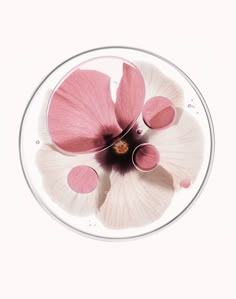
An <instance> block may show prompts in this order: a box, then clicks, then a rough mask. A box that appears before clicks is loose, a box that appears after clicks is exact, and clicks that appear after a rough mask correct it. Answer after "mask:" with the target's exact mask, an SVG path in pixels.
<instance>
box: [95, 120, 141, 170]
mask: <svg viewBox="0 0 236 299" xmlns="http://www.w3.org/2000/svg"><path fill="white" fill-rule="evenodd" d="M122 136H123V137H122V138H121V139H118V140H117V142H115V143H114V144H113V145H112V146H110V147H108V148H106V149H104V150H102V151H101V152H98V153H97V154H96V156H95V158H96V160H97V162H98V163H99V164H100V165H101V167H102V168H103V169H104V170H107V171H111V170H114V171H117V172H119V173H120V174H122V175H124V174H125V173H127V172H129V171H131V170H133V169H135V167H134V165H133V162H132V154H133V151H134V149H135V148H136V147H137V146H138V145H140V144H142V143H146V142H147V138H146V137H144V136H142V135H141V134H140V130H139V129H138V125H137V124H136V125H134V126H133V128H132V129H131V130H130V131H128V132H127V133H126V132H125V131H124V132H123V133H122ZM105 138H106V136H104V139H105ZM109 143H110V142H109ZM109 143H108V144H107V146H109Z"/></svg>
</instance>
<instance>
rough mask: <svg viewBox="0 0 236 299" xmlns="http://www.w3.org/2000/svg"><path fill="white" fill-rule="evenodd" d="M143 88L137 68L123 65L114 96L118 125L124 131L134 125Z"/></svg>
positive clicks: (141, 102) (142, 99)
mask: <svg viewBox="0 0 236 299" xmlns="http://www.w3.org/2000/svg"><path fill="white" fill-rule="evenodd" d="M144 96H145V86H144V81H143V78H142V75H141V74H140V72H139V71H138V69H137V68H135V67H134V66H131V65H129V64H126V63H124V64H123V76H122V78H121V81H120V84H119V87H118V89H117V94H116V104H115V111H116V117H117V120H118V123H119V125H120V126H121V128H122V129H126V128H128V127H130V126H131V125H132V124H134V123H135V121H136V120H137V118H138V116H139V114H140V113H141V111H142V107H143V103H144Z"/></svg>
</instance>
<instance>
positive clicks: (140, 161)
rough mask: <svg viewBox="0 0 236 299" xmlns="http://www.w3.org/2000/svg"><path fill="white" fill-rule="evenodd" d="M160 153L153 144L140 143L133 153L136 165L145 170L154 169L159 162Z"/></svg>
mask: <svg viewBox="0 0 236 299" xmlns="http://www.w3.org/2000/svg"><path fill="white" fill-rule="evenodd" d="M159 160H160V154H159V152H158V150H157V149H156V148H155V146H153V145H151V144H141V145H139V146H138V147H137V148H136V149H135V150H134V153H133V162H134V165H135V166H136V167H137V168H138V169H140V170H143V171H151V170H153V169H154V168H155V167H156V166H157V165H158V163H159Z"/></svg>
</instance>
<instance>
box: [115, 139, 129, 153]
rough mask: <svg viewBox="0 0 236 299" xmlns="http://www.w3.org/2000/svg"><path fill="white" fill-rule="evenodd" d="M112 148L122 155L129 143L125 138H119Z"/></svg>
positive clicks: (126, 150)
mask: <svg viewBox="0 0 236 299" xmlns="http://www.w3.org/2000/svg"><path fill="white" fill-rule="evenodd" d="M113 149H114V151H115V153H116V154H118V155H123V154H126V153H127V152H128V150H129V145H128V143H127V142H126V141H125V140H119V141H117V142H116V143H115V144H114V145H113Z"/></svg>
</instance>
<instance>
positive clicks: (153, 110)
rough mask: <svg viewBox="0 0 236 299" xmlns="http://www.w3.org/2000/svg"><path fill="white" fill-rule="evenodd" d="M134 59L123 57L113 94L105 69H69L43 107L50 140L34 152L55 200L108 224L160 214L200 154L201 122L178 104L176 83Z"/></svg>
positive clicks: (134, 222) (190, 176) (186, 182)
mask: <svg viewBox="0 0 236 299" xmlns="http://www.w3.org/2000/svg"><path fill="white" fill-rule="evenodd" d="M135 65H136V66H137V68H135V67H134V66H132V65H129V64H126V63H124V64H123V75H122V78H121V80H120V82H119V86H118V88H117V92H116V101H115V102H114V101H113V99H112V96H111V92H110V78H109V77H108V76H107V75H106V74H103V73H101V72H98V71H95V70H81V69H79V68H77V69H76V70H75V71H73V72H72V73H71V74H70V75H69V76H67V78H66V79H65V80H64V81H63V82H62V83H61V84H60V86H59V87H58V88H57V89H56V91H55V92H54V93H53V95H52V98H51V101H50V104H49V108H48V131H49V134H50V137H51V140H52V143H51V144H48V145H45V146H43V147H42V148H41V150H40V152H39V155H38V160H37V163H38V166H39V169H40V171H41V173H42V177H43V180H44V186H45V188H46V190H47V192H48V194H49V195H50V197H51V198H52V199H53V200H54V201H55V202H56V203H58V204H60V205H61V206H62V207H63V208H64V209H66V210H67V211H69V212H71V213H73V214H77V215H80V216H84V215H89V214H92V213H95V214H96V216H97V217H98V218H99V219H100V220H101V221H102V223H103V224H104V225H106V226H108V227H111V228H128V227H134V226H142V225H145V224H148V223H150V222H153V221H155V220H157V219H158V218H159V217H160V216H161V215H162V214H163V213H164V211H165V210H166V209H167V207H168V205H169V204H170V201H171V198H172V197H173V194H174V192H177V191H178V189H179V188H181V187H183V188H188V187H189V186H190V185H191V184H192V183H193V182H194V180H195V178H196V176H197V173H198V171H199V169H200V166H201V160H202V152H203V150H202V143H203V141H202V140H203V139H202V134H201V130H200V127H199V125H198V124H197V122H196V121H195V120H194V118H193V117H192V116H191V115H189V114H188V113H187V112H186V111H184V110H183V109H182V108H183V92H182V90H181V88H180V87H179V86H178V85H177V84H176V83H175V82H173V81H172V80H170V79H169V78H167V77H166V76H165V75H164V74H162V73H161V72H160V71H159V70H158V69H156V68H155V67H154V66H152V65H149V64H146V63H136V64H135ZM145 93H146V94H145ZM145 97H146V101H145V102H144V100H145ZM144 103H145V104H144ZM81 153H83V154H81ZM79 154H80V155H79Z"/></svg>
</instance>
